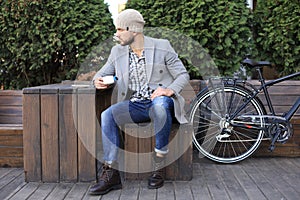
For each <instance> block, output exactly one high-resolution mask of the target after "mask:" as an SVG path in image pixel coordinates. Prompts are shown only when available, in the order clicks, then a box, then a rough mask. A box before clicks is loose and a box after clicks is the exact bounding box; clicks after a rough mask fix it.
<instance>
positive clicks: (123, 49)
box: [90, 9, 189, 194]
mask: <svg viewBox="0 0 300 200" xmlns="http://www.w3.org/2000/svg"><path fill="white" fill-rule="evenodd" d="M144 24H145V21H144V19H143V16H142V15H141V14H140V13H139V12H138V11H136V10H133V9H127V10H124V11H122V12H121V13H120V14H119V15H118V17H117V18H116V20H115V26H116V29H117V31H116V33H115V37H116V38H117V40H118V41H119V45H116V46H114V47H113V48H112V50H111V53H110V56H109V58H108V60H107V62H106V64H105V65H104V66H103V67H102V68H101V69H100V70H99V71H98V72H97V73H96V75H95V76H94V78H93V84H94V86H95V87H96V88H97V89H107V88H110V85H109V84H105V82H104V81H103V80H104V79H103V77H105V76H111V75H114V76H116V77H117V78H118V80H117V81H116V85H115V87H116V89H117V100H118V103H116V104H113V105H111V106H110V107H109V108H108V109H106V110H105V111H103V112H102V114H101V128H102V143H103V152H104V158H103V159H104V164H103V167H102V174H101V175H100V177H99V181H98V183H97V184H95V185H94V186H92V187H91V188H90V193H91V194H105V193H107V192H109V191H110V190H114V189H120V188H122V183H121V179H120V175H119V172H118V170H117V169H115V168H116V166H117V155H118V147H119V143H120V136H119V129H118V128H119V126H120V125H123V124H126V123H140V122H147V121H152V123H153V124H154V130H155V142H156V144H155V149H154V153H153V159H154V169H153V172H152V175H151V176H150V177H149V180H148V188H150V189H156V188H159V187H162V186H163V184H164V175H163V174H162V173H161V168H162V167H163V165H164V161H165V157H166V154H167V153H168V142H169V135H170V130H171V126H172V119H173V117H174V116H175V118H176V119H177V121H178V122H179V123H187V119H186V118H185V116H184V99H183V97H182V96H181V95H180V94H179V93H180V91H181V90H182V89H183V88H184V86H185V85H186V84H187V83H188V81H189V75H188V73H187V71H186V69H185V67H184V66H183V64H182V62H181V61H180V59H179V58H178V56H177V54H176V53H175V51H174V49H173V48H172V47H171V45H170V43H169V42H168V41H167V40H162V39H154V38H150V37H146V36H144V35H143V28H144Z"/></svg>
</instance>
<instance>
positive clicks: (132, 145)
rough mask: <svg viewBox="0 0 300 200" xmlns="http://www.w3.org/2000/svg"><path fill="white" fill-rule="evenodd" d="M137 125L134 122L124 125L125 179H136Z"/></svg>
mask: <svg viewBox="0 0 300 200" xmlns="http://www.w3.org/2000/svg"><path fill="white" fill-rule="evenodd" d="M138 130H139V129H138V127H137V125H136V124H126V125H125V134H124V137H125V144H124V151H125V152H124V170H125V172H126V173H125V175H124V177H125V179H138V177H139V176H138V174H137V173H134V172H138V167H139V165H138V157H137V155H136V154H137V152H138V150H139V146H138V138H137V136H138Z"/></svg>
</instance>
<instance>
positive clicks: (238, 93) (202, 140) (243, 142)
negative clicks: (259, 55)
mask: <svg viewBox="0 0 300 200" xmlns="http://www.w3.org/2000/svg"><path fill="white" fill-rule="evenodd" d="M249 96H251V94H250V91H248V90H247V89H246V88H243V87H238V86H235V87H233V86H224V88H214V89H211V90H208V89H206V90H205V91H203V92H202V93H201V94H200V95H198V97H197V99H196V100H195V101H194V103H193V106H192V109H191V112H190V120H191V122H192V124H193V128H194V133H193V143H194V145H195V147H196V148H197V149H198V150H199V151H200V152H201V153H202V154H203V155H204V156H206V157H207V158H209V159H211V160H213V161H216V162H221V163H234V162H238V161H241V160H243V159H245V158H247V157H249V156H250V155H251V154H252V153H253V152H254V151H255V150H256V149H257V147H258V146H259V145H260V143H261V140H262V138H263V136H264V131H263V130H258V129H249V128H246V127H237V126H233V125H232V124H231V123H230V121H228V120H226V119H228V118H229V117H230V116H232V114H233V113H235V112H236V111H237V109H238V108H239V107H240V106H241V105H242V104H244V103H245V102H246V100H247V98H248V97H249ZM265 113H266V112H265V109H264V107H263V105H262V104H261V102H260V100H259V99H257V98H254V99H252V100H251V101H250V102H249V103H248V104H247V106H246V107H245V108H243V109H242V110H241V111H240V112H239V113H238V115H237V117H236V118H235V119H233V120H231V121H236V122H240V123H243V120H241V118H239V117H240V116H245V115H247V116H249V115H255V116H258V115H264V114H265ZM248 120H249V119H248ZM247 123H249V121H248V122H247ZM250 123H252V122H250ZM254 123H255V124H256V125H257V126H258V127H264V126H265V122H264V119H263V118H256V121H255V122H254Z"/></svg>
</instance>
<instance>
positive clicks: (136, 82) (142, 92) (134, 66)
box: [129, 48, 151, 102]
mask: <svg viewBox="0 0 300 200" xmlns="http://www.w3.org/2000/svg"><path fill="white" fill-rule="evenodd" d="M129 89H130V90H132V91H133V94H132V96H131V97H130V100H131V101H132V102H134V101H139V100H146V99H150V97H151V90H150V88H149V86H148V84H147V74H146V59H145V55H144V51H143V52H142V55H141V57H138V55H136V54H135V53H134V52H133V51H132V49H131V48H129Z"/></svg>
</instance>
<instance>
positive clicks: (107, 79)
mask: <svg viewBox="0 0 300 200" xmlns="http://www.w3.org/2000/svg"><path fill="white" fill-rule="evenodd" d="M102 80H103V83H104V84H106V85H110V84H113V83H114V82H115V77H114V76H104V77H102Z"/></svg>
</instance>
